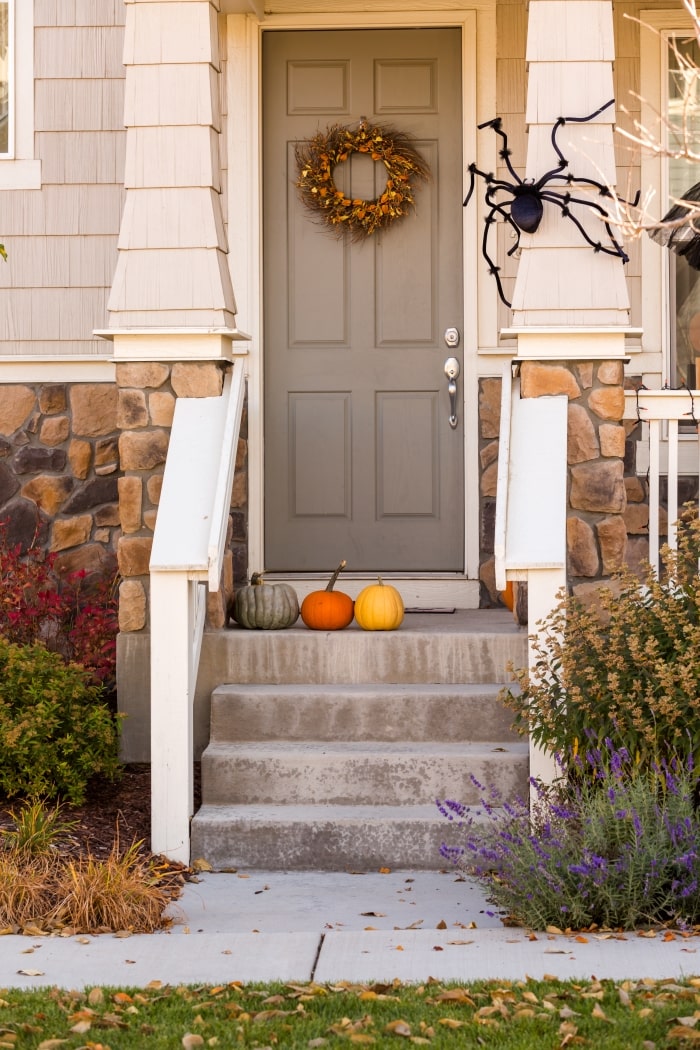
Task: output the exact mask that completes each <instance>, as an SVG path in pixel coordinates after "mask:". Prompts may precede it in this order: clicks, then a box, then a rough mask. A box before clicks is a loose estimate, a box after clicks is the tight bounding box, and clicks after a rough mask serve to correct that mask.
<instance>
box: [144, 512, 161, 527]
mask: <svg viewBox="0 0 700 1050" xmlns="http://www.w3.org/2000/svg"><path fill="white" fill-rule="evenodd" d="M157 517H158V511H157V510H145V511H144V512H143V523H144V525H145V526H146V528H147V529H150V530H151V532H155V531H156V518H157Z"/></svg>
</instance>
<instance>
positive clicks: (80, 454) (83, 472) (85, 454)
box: [68, 438, 92, 481]
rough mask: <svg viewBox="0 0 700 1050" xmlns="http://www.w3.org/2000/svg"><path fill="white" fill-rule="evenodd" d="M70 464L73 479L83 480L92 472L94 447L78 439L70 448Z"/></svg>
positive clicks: (72, 442)
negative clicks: (91, 464)
mask: <svg viewBox="0 0 700 1050" xmlns="http://www.w3.org/2000/svg"><path fill="white" fill-rule="evenodd" d="M68 462H69V463H70V469H71V471H72V473H73V477H75V478H78V479H79V480H81V481H82V480H83V479H84V478H86V477H87V476H88V474H89V472H90V463H91V462H92V445H91V444H90V442H89V441H81V440H80V439H78V438H76V439H74V440H73V441H71V443H70V445H69V446H68Z"/></svg>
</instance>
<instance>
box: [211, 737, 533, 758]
mask: <svg viewBox="0 0 700 1050" xmlns="http://www.w3.org/2000/svg"><path fill="white" fill-rule="evenodd" d="M528 752H529V745H528V743H527V741H514V742H508V743H502V742H501V741H499V740H494V741H488V742H486V743H484V742H480V743H463V742H460V743H458V744H450V743H446V742H444V741H428V742H423V743H420V742H416V741H408V742H406V741H403V740H401V741H388V742H386V741H377V742H376V743H375V742H372V741H369V740H362V741H355V740H351V741H345V740H328V741H326V740H321V741H316V740H295V741H292V742H287V741H275V740H271V741H266V742H264V743H259V742H256V741H254V740H253V741H249V740H246V741H243V742H241V743H231V742H227V741H214V742H213V743H211V744H209V746H208V748H207V749H206V751H205V752H204V756H203V759H213V758H216V757H217V756H220V755H226V756H228V757H231V758H234V757H235V756H236V755H240V756H251V757H254V758H256V759H259V758H261V757H263V756H266V755H269V756H270V757H273V756H274V757H276V758H281V757H284V756H287V755H289V756H292V757H293V756H296V755H299V754H318V755H336V754H337V755H340V756H341V757H342V756H344V755H347V756H348V757H350V756H352V757H353V758H357V757H358V756H360V755H378V756H388V755H398V756H400V757H405V756H407V755H416V756H419V755H420V756H429V755H449V756H452V757H459V756H462V755H463V756H464V757H465V758H469V757H473V756H476V755H485V754H500V753H505V754H512V755H520V756H527V754H528Z"/></svg>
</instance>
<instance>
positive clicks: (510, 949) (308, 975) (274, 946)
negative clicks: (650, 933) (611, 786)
mask: <svg viewBox="0 0 700 1050" xmlns="http://www.w3.org/2000/svg"><path fill="white" fill-rule="evenodd" d="M172 912H173V914H174V915H175V916H176V920H177V921H176V924H175V925H174V926H173V927H172V929H171V930H170V931H168V932H162V933H157V934H153V935H150V936H149V935H142V936H133V937H120V936H116V937H115V936H113V935H110V934H103V935H102V936H99V937H98V936H95V937H67V938H64V937H15V936H4V937H2V938H0V988H10V987H19V988H31V987H45V986H51V985H57V986H60V987H64V988H76V989H80V988H85V987H90V986H93V985H99V984H102V985H111V986H120V987H143V986H145V985H146V984H148V983H149V982H150V981H154V980H159V981H162V982H164V983H167V984H183V983H192V984H195V983H213V984H219V983H225V982H227V981H234V980H237V981H244V982H250V981H271V980H283V981H301V982H303V981H309V980H312V979H313V980H316V981H317V982H319V983H323V982H326V981H338V980H348V981H356V982H370V981H372V980H381V981H390V980H393V979H394V978H398V979H399V980H401V981H405V982H416V983H417V982H424V981H427V979H428V978H429V977H434V978H436V979H438V980H441V981H457V982H460V981H473V980H480V979H488V978H496V979H504V980H521V979H525V978H526V977H528V976H530V977H534V978H542V977H544V976H545V975H546V974H548V975H551V976H553V977H559V978H562V979H568V978H590V977H592V976H593V975H595V976H596V977H597V978H611V979H614V980H622V979H624V978H630V979H640V978H643V977H652V978H656V979H662V978H679V977H688V976H691V975H696V974H698V973H699V972H700V938H697V937H691V938H687V939H685V938H681V937H676V939H675V940H671V941H666V940H664V939H663V938H662V937H661V936H658V937H655V938H647V937H640V936H638V935H636V934H634V933H630V934H626V935H624V936H622V935H620V936H615V937H612V936H610V935H599V936H596V935H594V934H587V935H586V940H585V941H584V940H577V939H576V937H575V936H564V935H548V934H544V933H538V934H536V936H535V937H534V938H533V937H532V935H530V934H528V932H527V931H525V930H522V929H519V928H504V927H503V926H502V924H501V922H500V920H499V917H498V916H497V915H495V914H494V912H493V909H492V908H491V907H490V906H489V905H488V903H487V902H486V900H485V898H484V895H483V893H482V890H481V888H480V886H479V884H477V883H475V882H474V881H473V880H466V881H465V880H463V879H462V878H461V877H460V876H459V875H458V874H457V873H455V872H454V871H447V872H425V871H415V872H414V871H396V872H391V873H389V874H385V875H382V874H379V873H377V872H371V873H367V874H357V875H352V874H349V873H347V872H345V873H333V874H331V873H329V874H326V873H323V872H318V871H306V872H290V873H285V872H239V873H234V874H227V875H223V874H221V875H214V874H206V875H202V876H201V881H200V882H199V883H198V884H194V883H190V884H188V885H187V886H186V887H185V892H184V894H183V897H182V899H181V900H180V902H178V904H177V905H176V906H174V907H173V908H172ZM22 971H24V972H22Z"/></svg>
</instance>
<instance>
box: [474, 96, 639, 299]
mask: <svg viewBox="0 0 700 1050" xmlns="http://www.w3.org/2000/svg"><path fill="white" fill-rule="evenodd" d="M614 101H615V100H614V99H611V100H610V101H609V102H606V103H605V105H604V106H601V107H600V109H597V110H596V111H595V113H591V114H590V115H589V116H587V117H559V118H558V119H557V120H556V121H555V123H554V125H553V127H552V134H551V141H552V148H553V150H554V152H555V154H556V156H557V163H556V165H555V166H554V167H553V168H552V169H551V170H550V171H547V172H545V174H544V175H542V176H541V177H540V178H539V179H537V180H535V179H521V178H520V176H519V175H518V173H517V172H516V170H515V168H514V167H513V165H512V163H511V160H510V157H511V151H510V150H509V149H508V137H507V135H506V133H505V132H504V131H503V130H502V127H501V118H500V117H496V118H495V119H494V120H487V121H486V122H485V123H484V124H479V131H482V130H483V129H484V128H492V129H493V130H494V131H495V132H496V134H497V135H498V136H499V137H500V138H501V139H502V140H503V147H502V149H501V150H499V156H500V158H501V160H503V161H504V162H505V165H506V167H507V169H508V172H509V173H510V175H511V178H512V182H509V181H507V180H505V179H497V178H496V177H495V175H494V174H493V172H485V171H481V170H480V169H479V168H477V166H476V164H470V165H469V168H468V171H469V174H470V176H471V181H470V184H469V191H468V193H467V196H466V197H465V199H464V206H465V207H466V205H467V204H469V201H470V200H471V197H472V194H473V193H474V189H475V186H476V176H477V175H478V176H479V177H480V178H482V179H483V180H484V182H485V183H486V192H485V194H484V199H485V202H486V206H487V208H488V211H487V213H486V219H485V228H484V236H483V240H482V245H481V252H482V255H483V256H484V259H485V260H486V262H487V263H488V265H489V273H490V274H491V275H492V276H493V277H495V279H496V285H497V287H498V294H499V296H500V298H501V300H502V301H503V302H504V303H505V304H506V306H510V303H509V302H508V300H507V299H506V297H505V294H504V291H503V285H502V283H501V278H500V276H499V271H500V267H499V266H497V265H496V263H495V262H494V261H493V259H492V258H491V255H490V254H489V233H490V230H491V227H492V226H493V224H494V223H495V222H496V219H497V216H500V217H501V218H502V219H503V221H504V222H506V223H507V224H508V225H509V226H510V227H511V229H512V230H513V232H514V234H515V243H514V244H513V246H512V248H510V249H509V250H508V255H513V254H514V253H515V252H516V251H517V250H518V248H519V247H520V234H521V232H522V233H535V232H536V231H537V229H538V227H539V225H540V223H541V221H542V217H543V215H544V205H545V203H549V204H552V205H554V207H556V208H558V209H559V211H560V212H561V215H562V217H563V218H566V219H570V220H571V222H573V224H574V226H575V227H576V228H577V229H578V231H579V233H580V234H581V236H582V237H583V239H584V240H585V241H586V243H587V244H589V245H590V246H591V248H592V249H593V251H594V252H603V253H605V254H606V255H614V256H616V257H617V258H619V259H621V260H622V261H623V263H626V262H628V256H627V254H626V252H625V251H624V249H623V247H622V245H621V244H620V243H619V242H618V241H617V239H616V238H615V235H614V234H613V231H612V228H611V225H610V221H609V219H610V217H609V214H608V211H607V210H606V209H605V208H604V207H603V206H602V205H601V204H599V203H598V202H597V201H594V200H591V199H590V198H588V197H575V196H572V193H571V187H574V186H580V187H582V188H584V187H585V188H593V189H596V190H597V191H598V196H599V197H610V196H611V194H610V190H609V189H608V188H607V186H605V185H604V184H603V183H601V182H596V180H595V179H588V178H577V176H575V175H574V174H573V173H572V172H570V171H566V169H567V168H568V166H569V162H568V160H567V159H566V158H565V156H564V154H563V153H562V151H561V149H560V147H559V144H558V142H557V133H558V132H559V129H560V128H561V127H563V125H564V124H566V123H569V122H572V121H573V122H575V123H579V124H585V123H587V122H588V121H590V120H593V119H594V117H597V116H598V115H599V114H600V113H602V112H603V111H604V110H606V109H608V107H609V106H612V105H613V103H614ZM565 187H566V188H565ZM638 200H639V193H637V195H636V197H635V199H634V201H632V202H629V203H632V204H633V205H636V204H637V202H638ZM571 204H574V205H582V206H583V207H586V208H590V209H591V210H592V211H594V212H596V213H597V214H598V215H599V216H600V218H601V221H602V223H603V227H604V229H605V231H606V233H607V235H608V241H607V243H606V244H603V243H602V242H601V241H595V240H593V238H592V237H591V236H590V234H589V233H588V231H587V230H586V229H585V227H584V226H583V224H582V223H581V221H580V220H579V219H578V218H577V216H576V215H575V214H574V213H573V212H572V211H571V209H570V207H569V205H571Z"/></svg>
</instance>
